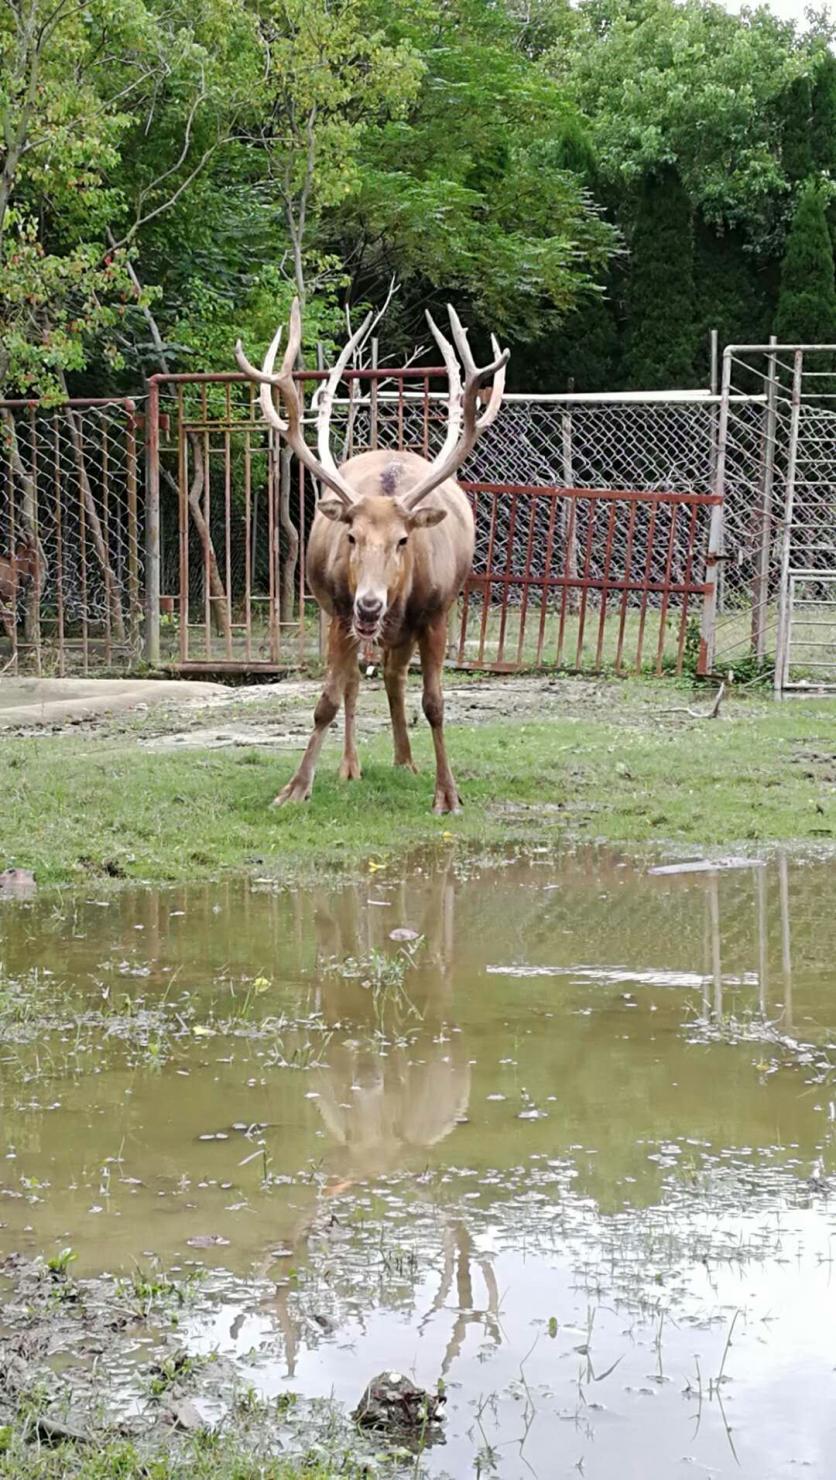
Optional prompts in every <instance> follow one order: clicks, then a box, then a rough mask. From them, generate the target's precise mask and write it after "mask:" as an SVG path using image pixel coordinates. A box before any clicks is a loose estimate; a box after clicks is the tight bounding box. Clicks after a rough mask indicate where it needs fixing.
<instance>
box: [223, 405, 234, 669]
mask: <svg viewBox="0 0 836 1480" xmlns="http://www.w3.org/2000/svg"><path fill="white" fill-rule="evenodd" d="M226 403H227V416H228V417H230V418H231V416H232V408H231V406H230V401H229V386H227V388H226ZM224 522H225V525H226V529H225V536H226V538H225V544H224V550H225V554H226V562H225V568H224V574H225V577H226V656H227V658H231V657H232V444H231V441H230V434H229V432H228V431H226V432H224Z"/></svg>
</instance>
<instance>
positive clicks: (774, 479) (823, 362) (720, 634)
mask: <svg viewBox="0 0 836 1480" xmlns="http://www.w3.org/2000/svg"><path fill="white" fill-rule="evenodd" d="M715 491H716V492H717V493H718V494H719V495H720V499H719V502H718V505H717V507H716V509H715V513H714V516H713V518H712V526H711V536H710V549H709V561H708V574H709V581H710V590H709V594H708V598H707V602H706V609H705V619H704V635H705V640H706V647H707V654H708V660H709V662H710V663H711V665H712V666H713V667H714V668H716V669H717V670H720V671H723V670H725V669H727V668H730V667H731V668H733V669H735V670H736V671H743V672H745V671H746V670H747V669H748V670H750V671H751V673H752V675H753V676H758V675H760V674H763V675H766V674H771V675H772V677H773V682H774V686H775V689H776V691H777V692H779V693H781V692H785V691H787V690H791V689H805V688H809V687H811V686H816V687H824V686H828V687H832V686H836V621H834V620H833V617H834V612H836V585H834V582H835V581H836V347H834V346H832V345H780V344H777V343H775V342H774V341H772V342H771V343H770V344H768V345H730V346H729V348H728V349H727V350H726V351H725V355H724V359H723V385H722V396H721V408H720V424H719V431H718V452H717V469H716V478H715Z"/></svg>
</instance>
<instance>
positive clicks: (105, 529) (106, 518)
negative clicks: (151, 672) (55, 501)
mask: <svg viewBox="0 0 836 1480" xmlns="http://www.w3.org/2000/svg"><path fill="white" fill-rule="evenodd" d="M101 453H102V500H101V502H102V519H101V524H102V539H103V540H104V547H105V550H106V551H107V559H108V562H110V561H111V560H112V551H111V545H110V483H109V450H108V442H107V422H106V421H105V420H104V418H103V419H102V427H101ZM91 497H93V494H92V490H91ZM107 584H108V572H107V570H105V588H107ZM105 662H106V663H107V665H108V667H110V665H111V663H112V662H113V627H112V623H111V611H110V601H109V600H108V599H107V589H105Z"/></svg>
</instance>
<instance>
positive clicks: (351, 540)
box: [348, 534, 357, 545]
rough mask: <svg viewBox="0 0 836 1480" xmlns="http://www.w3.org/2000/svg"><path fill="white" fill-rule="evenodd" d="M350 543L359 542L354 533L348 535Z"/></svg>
mask: <svg viewBox="0 0 836 1480" xmlns="http://www.w3.org/2000/svg"><path fill="white" fill-rule="evenodd" d="M348 543H349V544H350V545H356V544H357V541H356V540H355V538H354V535H353V534H350V535H349V536H348Z"/></svg>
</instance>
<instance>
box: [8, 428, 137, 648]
mask: <svg viewBox="0 0 836 1480" xmlns="http://www.w3.org/2000/svg"><path fill="white" fill-rule="evenodd" d="M142 526H143V511H142V507H141V504H140V501H139V500H138V497H137V414H136V409H135V406H134V402H133V401H130V400H89V399H74V400H71V401H68V402H66V403H65V404H62V405H59V406H44V405H41V404H39V403H38V402H36V401H14V400H12V401H0V673H3V672H9V671H16V670H17V669H18V668H20V667H22V666H26V667H27V668H29V669H31V670H33V671H35V672H38V673H40V672H44V671H45V672H51V673H57V674H58V675H63V674H65V673H74V672H75V673H79V672H80V673H88V672H89V671H90V670H91V668H93V667H96V668H98V669H100V670H101V669H105V670H107V669H114V668H124V667H126V666H130V665H131V664H132V663H134V662H136V661H137V660H138V659H139V657H140V655H141V650H142V600H141V595H142V583H143V572H142V549H143V545H144V535H143V527H142Z"/></svg>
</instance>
